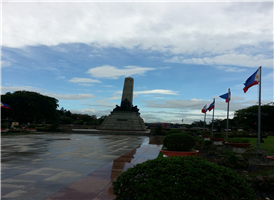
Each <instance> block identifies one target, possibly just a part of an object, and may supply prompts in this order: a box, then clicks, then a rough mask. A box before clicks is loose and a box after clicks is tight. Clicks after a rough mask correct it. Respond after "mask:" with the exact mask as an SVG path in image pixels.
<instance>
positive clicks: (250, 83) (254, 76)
mask: <svg viewBox="0 0 274 200" xmlns="http://www.w3.org/2000/svg"><path fill="white" fill-rule="evenodd" d="M260 70H261V68H259V69H257V71H256V72H255V73H254V74H252V75H251V76H250V77H249V78H248V79H247V80H246V81H245V83H244V85H245V87H244V89H243V90H244V93H246V92H247V90H248V89H249V88H250V87H252V86H253V85H257V84H258V83H259V82H260V79H261V77H260Z"/></svg>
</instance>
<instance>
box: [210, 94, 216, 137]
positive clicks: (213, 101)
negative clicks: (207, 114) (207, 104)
mask: <svg viewBox="0 0 274 200" xmlns="http://www.w3.org/2000/svg"><path fill="white" fill-rule="evenodd" d="M213 102H214V108H213V114H212V129H211V137H212V136H213V121H214V110H215V98H213Z"/></svg>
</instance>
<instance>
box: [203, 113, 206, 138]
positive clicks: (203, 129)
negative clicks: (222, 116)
mask: <svg viewBox="0 0 274 200" xmlns="http://www.w3.org/2000/svg"><path fill="white" fill-rule="evenodd" d="M205 120H206V112H205V117H204V129H203V133H205Z"/></svg>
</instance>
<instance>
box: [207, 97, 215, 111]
mask: <svg viewBox="0 0 274 200" xmlns="http://www.w3.org/2000/svg"><path fill="white" fill-rule="evenodd" d="M214 105H215V99H214V101H213V102H212V103H211V104H210V106H209V107H208V108H207V109H206V110H208V111H211V110H212V109H213V108H214Z"/></svg>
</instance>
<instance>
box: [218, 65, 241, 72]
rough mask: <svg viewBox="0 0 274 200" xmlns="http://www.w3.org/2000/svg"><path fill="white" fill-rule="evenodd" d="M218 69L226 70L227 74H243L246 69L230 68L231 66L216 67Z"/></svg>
mask: <svg viewBox="0 0 274 200" xmlns="http://www.w3.org/2000/svg"><path fill="white" fill-rule="evenodd" d="M216 68H217V69H220V70H224V71H225V72H242V71H245V70H246V69H243V68H237V67H229V66H216Z"/></svg>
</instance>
